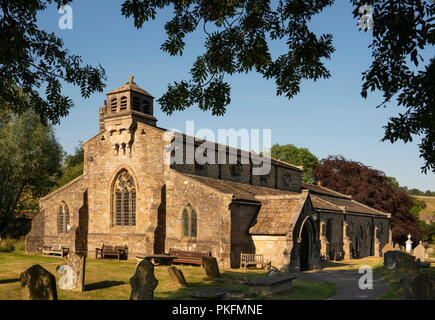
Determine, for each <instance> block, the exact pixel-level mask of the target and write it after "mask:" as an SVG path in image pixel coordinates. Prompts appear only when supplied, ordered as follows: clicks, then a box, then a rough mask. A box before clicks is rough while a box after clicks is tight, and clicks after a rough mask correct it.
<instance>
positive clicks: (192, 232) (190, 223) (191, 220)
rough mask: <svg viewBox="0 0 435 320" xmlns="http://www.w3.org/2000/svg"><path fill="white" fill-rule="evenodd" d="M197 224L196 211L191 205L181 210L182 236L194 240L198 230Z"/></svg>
mask: <svg viewBox="0 0 435 320" xmlns="http://www.w3.org/2000/svg"><path fill="white" fill-rule="evenodd" d="M197 224H198V222H197V216H196V211H195V210H194V209H193V208H192V206H191V205H188V206H187V208H185V209H184V210H183V236H184V237H191V238H196V236H197V230H198V226H197Z"/></svg>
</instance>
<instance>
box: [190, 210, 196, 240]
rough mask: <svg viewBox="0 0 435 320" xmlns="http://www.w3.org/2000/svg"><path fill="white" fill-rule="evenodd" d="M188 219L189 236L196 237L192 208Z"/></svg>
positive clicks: (194, 212) (194, 215)
mask: <svg viewBox="0 0 435 320" xmlns="http://www.w3.org/2000/svg"><path fill="white" fill-rule="evenodd" d="M190 217H191V219H190V220H191V221H190V236H191V237H196V211H195V210H193V211H192V214H191V216H190Z"/></svg>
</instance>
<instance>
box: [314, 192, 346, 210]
mask: <svg viewBox="0 0 435 320" xmlns="http://www.w3.org/2000/svg"><path fill="white" fill-rule="evenodd" d="M310 196H311V197H315V198H316V199H317V200H319V201H320V202H326V203H327V204H329V205H331V206H332V207H336V208H339V209H340V211H343V212H345V211H346V206H338V205H336V204H333V203H332V202H329V201H327V200H325V199H322V198H321V197H319V196H316V195H315V194H313V195H310Z"/></svg>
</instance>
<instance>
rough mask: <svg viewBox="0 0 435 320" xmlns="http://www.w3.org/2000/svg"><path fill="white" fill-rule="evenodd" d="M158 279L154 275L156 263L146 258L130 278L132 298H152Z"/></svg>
mask: <svg viewBox="0 0 435 320" xmlns="http://www.w3.org/2000/svg"><path fill="white" fill-rule="evenodd" d="M157 284H158V281H157V279H156V278H155V276H154V265H153V264H152V263H151V261H149V260H148V259H144V260H142V261H141V262H139V264H138V265H137V267H136V272H135V274H134V276H133V277H131V278H130V285H131V294H130V300H152V299H153V297H154V289H155V288H156V287H157Z"/></svg>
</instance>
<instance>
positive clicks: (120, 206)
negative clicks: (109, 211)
mask: <svg viewBox="0 0 435 320" xmlns="http://www.w3.org/2000/svg"><path fill="white" fill-rule="evenodd" d="M113 194H114V196H113V199H114V218H115V219H114V220H115V221H114V222H115V225H117V226H135V225H136V186H135V182H134V179H133V177H132V176H131V174H130V173H129V172H128V171H127V170H123V171H121V173H120V174H119V175H118V177H117V179H116V183H115V185H114V193H113Z"/></svg>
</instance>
